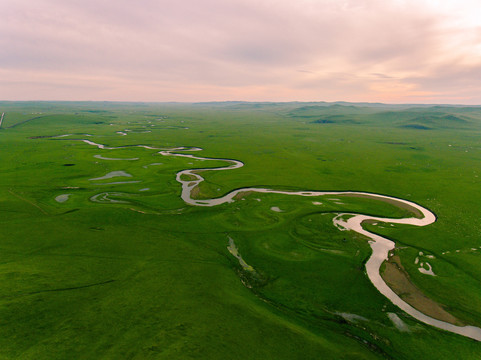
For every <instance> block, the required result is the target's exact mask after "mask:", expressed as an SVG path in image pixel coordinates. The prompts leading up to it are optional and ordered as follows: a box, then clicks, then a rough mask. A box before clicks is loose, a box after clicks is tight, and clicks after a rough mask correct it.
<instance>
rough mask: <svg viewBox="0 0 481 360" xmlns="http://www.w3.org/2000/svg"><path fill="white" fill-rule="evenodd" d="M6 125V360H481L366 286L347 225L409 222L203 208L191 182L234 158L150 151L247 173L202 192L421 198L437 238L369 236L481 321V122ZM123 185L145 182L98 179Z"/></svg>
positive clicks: (287, 209)
mask: <svg viewBox="0 0 481 360" xmlns="http://www.w3.org/2000/svg"><path fill="white" fill-rule="evenodd" d="M2 112H4V113H5V117H4V120H3V123H2V127H1V128H0V358H1V359H36V360H37V359H190V358H192V359H199V358H203V359H271V358H272V359H452V358H453V354H456V357H457V358H461V359H478V358H479V354H480V353H481V343H480V342H477V341H474V340H471V339H468V338H465V337H462V336H458V335H454V334H451V333H448V332H444V331H441V330H438V329H436V328H433V327H430V326H427V325H424V324H422V323H420V322H418V321H416V320H414V319H413V318H411V317H410V316H408V315H406V314H404V313H403V312H402V311H401V310H399V309H397V308H396V307H395V306H393V305H392V304H391V303H390V302H389V300H387V299H386V298H385V297H384V296H382V295H381V294H380V293H379V292H378V291H377V290H376V289H375V288H374V286H373V285H372V284H371V283H370V281H369V279H368V278H367V276H366V274H365V269H364V264H365V262H366V260H367V258H368V257H369V255H370V253H371V249H370V247H369V244H368V242H367V239H365V238H363V237H362V236H360V235H358V234H356V233H350V232H341V231H339V230H338V229H337V228H335V227H334V226H333V224H332V219H333V218H334V217H335V216H336V215H337V214H339V213H344V212H350V213H352V212H355V213H362V214H371V215H379V216H385V217H389V216H391V217H404V216H406V215H407V214H406V210H403V209H399V208H397V207H395V206H393V205H390V204H388V203H385V202H382V201H375V200H372V199H362V198H354V197H352V198H347V197H343V198H342V199H341V198H340V197H333V196H325V197H319V198H316V199H309V198H297V197H291V196H283V195H279V194H257V193H255V194H245V196H243V197H242V199H241V198H240V197H239V198H237V199H236V201H235V202H233V203H229V204H223V205H219V206H216V207H195V206H189V205H187V204H185V203H184V202H183V201H182V199H181V198H180V193H181V187H180V184H179V183H178V182H177V181H176V180H175V176H176V173H177V172H178V171H180V170H183V169H191V168H205V167H219V166H225V165H226V164H225V162H222V161H209V162H206V161H201V160H194V159H189V158H179V157H169V156H162V155H160V154H159V153H158V150H153V149H146V148H142V147H136V146H134V145H148V146H152V147H156V148H169V147H179V146H188V147H200V148H202V149H203V150H202V151H199V152H197V153H196V155H199V156H203V157H212V158H229V159H237V160H240V161H242V162H243V163H244V167H242V168H239V169H235V170H229V171H218V172H216V171H209V172H205V173H204V174H203V176H204V177H205V179H206V181H205V182H203V183H202V184H201V185H200V188H199V189H198V191H197V196H198V197H201V198H202V197H203V198H212V197H218V196H221V195H224V194H226V193H228V192H229V191H231V190H233V189H238V188H243V187H250V186H256V187H269V188H275V189H284V190H326V191H327V190H332V191H342V190H356V191H365V192H373V193H379V194H386V195H390V196H395V197H399V198H402V199H407V200H411V201H414V202H416V203H419V204H420V205H422V206H424V207H426V208H428V209H430V210H431V211H433V212H434V213H435V214H436V216H437V218H438V220H437V221H436V222H435V223H434V224H432V225H429V226H427V227H423V228H417V227H410V226H407V225H395V226H390V225H389V224H382V223H380V224H377V225H374V224H369V225H366V228H368V229H369V230H370V231H372V232H375V233H378V234H381V235H384V236H386V237H388V238H390V239H393V240H394V241H395V242H396V250H395V253H396V255H398V258H399V261H400V262H401V264H402V267H403V269H404V271H405V273H406V274H407V275H406V276H407V277H408V279H409V281H410V283H411V284H413V285H414V286H416V287H417V288H418V289H419V290H420V291H421V292H422V293H423V294H424V295H425V296H427V297H428V298H430V299H432V300H433V301H435V302H436V303H437V304H439V305H440V306H442V307H443V308H444V309H445V310H446V311H447V312H449V313H450V314H452V315H453V316H454V317H456V319H457V320H458V321H459V322H460V323H463V324H469V325H474V326H478V327H480V326H481V237H480V235H479V234H480V232H481V221H480V215H479V214H481V201H480V200H481V197H480V195H479V186H480V184H481V180H480V178H479V176H480V175H481V174H480V173H481V168H480V167H479V164H480V161H481V144H480V143H479V137H480V135H481V108H479V107H448V106H408V105H403V106H401V105H399V106H387V105H381V104H377V105H376V104H372V105H369V104H348V103H241V102H232V103H210V104H209V103H203V104H149V103H145V104H143V103H65V102H60V103H54V102H48V103H41V102H40V103H34V102H25V103H12V102H0V114H1V113H2ZM124 134H125V135H124ZM62 135H67V136H62ZM81 140H90V141H93V142H95V143H98V144H104V145H106V146H110V147H119V146H124V147H123V148H120V149H112V150H109V149H99V148H97V147H96V146H92V145H89V144H87V143H85V142H83V141H81ZM105 158H107V159H105ZM108 159H124V160H108ZM114 171H117V172H118V171H123V172H125V173H126V174H127V175H131V176H121V177H113V178H106V179H99V180H92V179H98V178H102V177H104V176H105V175H107V174H109V173H111V172H114ZM132 181H135V182H132ZM118 182H128V183H118ZM67 195H68V196H67ZM59 196H60V197H59ZM62 196H63V197H62ZM313 201H316V202H319V203H322V204H313ZM273 208H279V209H280V210H282V212H277V211H273ZM230 238H231V239H232V240H233V241H235V245H236V247H237V249H238V252H239V254H240V255H241V256H242V258H243V260H244V261H245V262H246V263H247V264H248V265H249V268H246V267H243V266H242V265H241V264H240V263H239V260H238V259H237V258H236V257H235V256H233V255H232V253H231V252H229V249H228V246H229V239H230ZM420 253H422V255H421V254H420ZM416 259H417V260H416ZM416 262H417V263H416ZM421 262H422V263H424V264H426V263H429V265H430V266H432V270H433V271H434V273H435V274H436V276H430V275H426V274H423V273H421V272H420V271H419V267H420V263H421ZM424 267H425V268H426V269H427V268H428V267H427V265H424ZM401 296H402V294H401ZM393 314H395V315H393ZM393 316H397V317H398V318H399V319H400V320H401V321H402V322H403V323H404V325H405V327H404V328H401V329H399V328H398V327H396V326H395V324H394V323H393V321H392V320H391V318H392V317H393Z"/></svg>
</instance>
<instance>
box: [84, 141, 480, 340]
mask: <svg viewBox="0 0 481 360" xmlns="http://www.w3.org/2000/svg"><path fill="white" fill-rule="evenodd" d="M82 141H84V142H85V143H87V144H89V145H93V146H97V147H98V148H99V149H119V148H122V147H106V146H104V145H102V144H97V143H94V142H92V141H90V140H82ZM137 146H139V147H144V148H146V149H152V150H160V151H159V154H161V155H163V156H175V157H184V158H191V159H195V160H204V161H224V162H226V163H227V164H228V165H227V166H223V167H217V168H199V169H187V170H182V171H179V172H178V173H177V176H176V179H177V181H178V182H179V183H180V184H181V185H182V193H181V197H182V199H183V200H184V201H185V202H186V203H187V204H190V205H193V206H217V205H220V204H224V203H230V202H234V201H235V200H234V198H235V196H236V195H238V194H239V193H243V192H257V193H270V194H283V195H288V196H307V197H316V196H325V195H348V196H359V197H364V198H372V199H379V200H383V201H389V202H391V203H393V204H395V205H398V206H402V207H408V208H410V209H411V210H412V212H413V214H414V213H418V214H419V216H418V217H414V216H413V217H409V218H402V219H397V218H384V217H376V216H370V215H362V214H350V213H344V214H340V216H337V217H336V218H334V225H335V226H336V227H338V228H339V229H340V230H350V231H355V232H357V233H358V234H361V235H364V236H365V237H367V238H369V239H370V240H369V244H370V246H371V249H372V254H371V256H370V257H369V259H368V261H367V262H366V272H367V276H368V278H369V280H370V281H371V283H372V284H373V285H374V286H375V287H376V289H378V290H379V292H380V293H381V294H383V295H384V296H385V297H387V298H388V299H389V300H390V301H391V302H392V303H393V304H394V305H396V306H398V307H399V308H400V309H402V310H403V311H404V312H406V313H407V314H409V315H411V316H412V317H414V318H415V319H417V320H419V321H421V322H423V323H425V324H428V325H431V326H434V327H437V328H440V329H443V330H446V331H450V332H452V333H456V334H459V335H463V336H466V337H469V338H472V339H475V340H477V341H481V328H478V327H475V326H457V325H453V324H450V323H447V322H444V321H441V320H437V319H434V318H432V317H430V316H427V315H425V314H423V313H422V312H420V311H418V310H416V309H415V308H413V307H412V306H411V305H409V304H408V303H407V302H405V301H404V300H403V299H401V298H400V297H399V296H398V295H397V294H396V293H395V292H394V291H393V290H392V289H391V288H390V287H389V286H388V285H387V284H386V282H385V281H384V280H383V278H382V277H381V274H380V268H381V264H382V263H383V262H384V261H386V260H387V259H388V255H389V251H390V250H392V249H394V248H395V243H394V242H393V241H391V240H389V239H387V238H384V237H382V236H380V235H377V234H374V233H371V232H369V231H367V230H365V229H364V228H363V227H362V224H363V222H365V221H370V222H371V221H373V222H385V223H391V224H406V225H414V226H426V225H429V224H432V223H433V222H435V221H436V216H435V215H434V214H433V213H432V212H431V211H429V210H428V209H426V208H424V207H422V206H421V205H419V204H416V203H414V202H412V201H408V200H404V199H399V198H395V197H392V196H387V195H380V194H375V193H367V192H357V191H310V190H309V191H281V190H275V189H268V188H256V187H246V188H242V189H236V190H234V191H231V192H229V193H227V194H226V195H224V196H221V197H218V198H213V199H202V200H199V199H193V198H192V191H193V189H194V188H195V187H197V186H198V185H199V184H200V183H201V182H202V181H204V178H203V177H202V176H201V175H200V173H203V172H207V171H223V170H234V169H238V168H240V167H242V166H244V163H242V162H241V161H238V160H232V159H222V158H206V157H200V156H195V155H192V154H184V153H179V151H182V152H194V151H200V150H202V149H200V148H185V147H178V148H173V149H160V148H154V147H151V146H146V145H137ZM183 175H185V176H184V178H185V179H189V180H182V178H183Z"/></svg>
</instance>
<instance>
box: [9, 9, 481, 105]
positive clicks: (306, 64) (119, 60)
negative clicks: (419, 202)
mask: <svg viewBox="0 0 481 360" xmlns="http://www.w3.org/2000/svg"><path fill="white" fill-rule="evenodd" d="M0 14H2V15H1V21H0V100H79V101H80V100H82V101H84V100H93V101H180V102H197V101H226V100H244V101H340V100H343V101H353V102H384V103H432V104H438V103H450V104H481V3H480V2H479V0H439V1H434V0H347V1H343V0H175V1H173V0H168V1H167V0H136V1H131V0H0Z"/></svg>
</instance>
